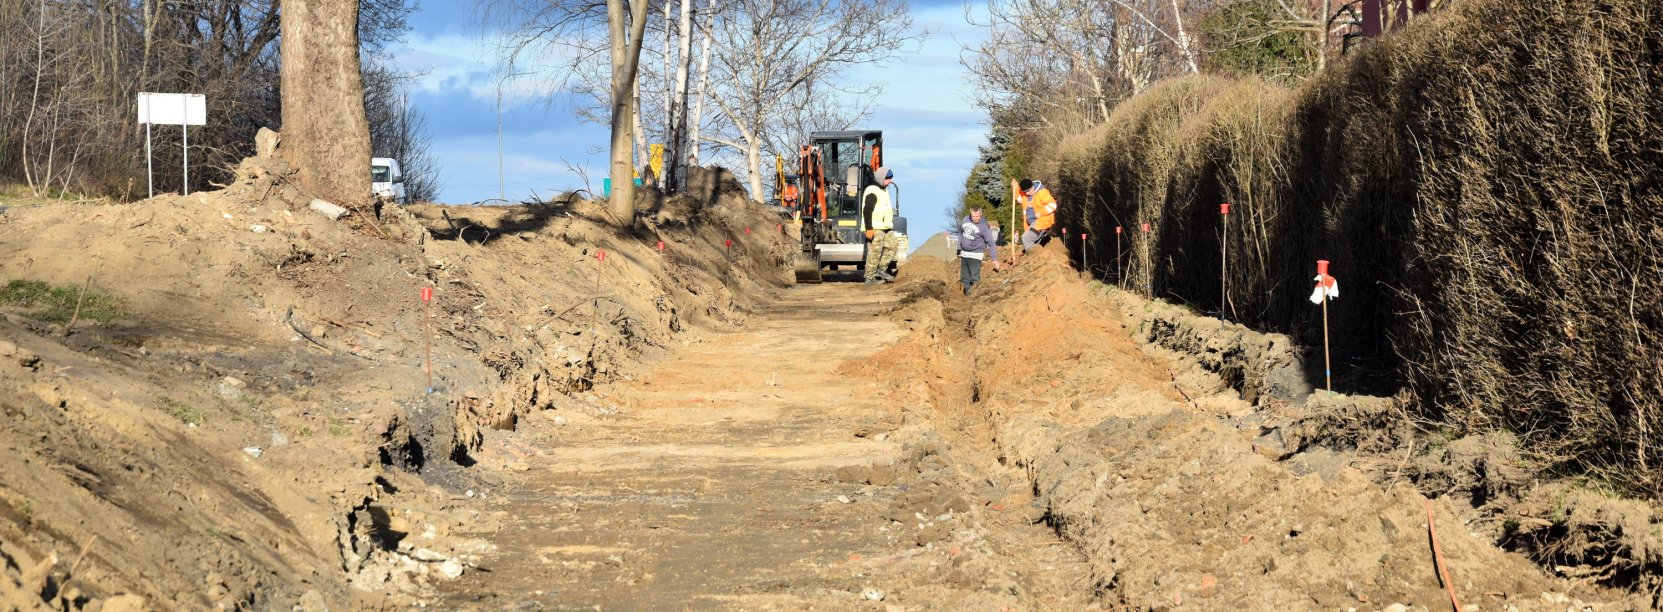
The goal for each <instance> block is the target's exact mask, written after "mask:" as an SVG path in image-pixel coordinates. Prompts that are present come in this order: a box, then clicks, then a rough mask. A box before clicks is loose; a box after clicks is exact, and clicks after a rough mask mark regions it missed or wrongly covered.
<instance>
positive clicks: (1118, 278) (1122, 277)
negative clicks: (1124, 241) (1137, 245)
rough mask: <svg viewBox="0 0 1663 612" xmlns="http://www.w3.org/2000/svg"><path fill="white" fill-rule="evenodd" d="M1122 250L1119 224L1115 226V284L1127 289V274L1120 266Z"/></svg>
mask: <svg viewBox="0 0 1663 612" xmlns="http://www.w3.org/2000/svg"><path fill="white" fill-rule="evenodd" d="M1121 250H1122V249H1121V248H1120V226H1118V225H1117V226H1115V228H1114V282H1115V284H1117V285H1120V288H1121V289H1125V288H1126V274H1125V273H1124V272H1122V271H1121V266H1120V253H1121Z"/></svg>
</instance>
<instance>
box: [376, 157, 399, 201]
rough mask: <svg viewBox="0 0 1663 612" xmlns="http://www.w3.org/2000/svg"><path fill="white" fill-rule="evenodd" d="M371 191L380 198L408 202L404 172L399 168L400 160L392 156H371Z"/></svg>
mask: <svg viewBox="0 0 1663 612" xmlns="http://www.w3.org/2000/svg"><path fill="white" fill-rule="evenodd" d="M370 191H371V192H373V193H374V194H375V197H378V198H385V199H388V200H392V201H394V202H397V203H399V204H406V203H407V202H405V200H404V173H403V172H401V171H399V169H398V160H396V159H393V158H391V157H372V158H370Z"/></svg>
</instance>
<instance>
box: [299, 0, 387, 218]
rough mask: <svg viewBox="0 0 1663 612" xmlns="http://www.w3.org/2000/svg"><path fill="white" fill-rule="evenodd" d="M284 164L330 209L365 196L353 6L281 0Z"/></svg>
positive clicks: (366, 136) (365, 133) (335, 0)
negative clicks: (327, 202)
mask: <svg viewBox="0 0 1663 612" xmlns="http://www.w3.org/2000/svg"><path fill="white" fill-rule="evenodd" d="M282 8H283V10H282V16H281V19H282V26H281V27H282V32H283V36H282V54H283V55H282V57H283V67H282V95H283V146H282V147H281V149H280V150H281V151H282V152H283V156H284V158H286V159H288V161H289V163H290V164H291V165H293V166H294V167H295V168H296V169H298V170H299V171H300V182H301V184H302V185H303V186H305V187H306V188H307V189H309V190H311V191H312V192H313V193H314V194H316V195H317V196H319V197H321V198H324V199H327V200H332V201H335V202H337V203H346V202H364V201H368V200H369V197H370V127H369V121H368V119H366V117H365V114H364V77H363V72H362V66H361V65H360V63H359V58H358V0H283V7H282Z"/></svg>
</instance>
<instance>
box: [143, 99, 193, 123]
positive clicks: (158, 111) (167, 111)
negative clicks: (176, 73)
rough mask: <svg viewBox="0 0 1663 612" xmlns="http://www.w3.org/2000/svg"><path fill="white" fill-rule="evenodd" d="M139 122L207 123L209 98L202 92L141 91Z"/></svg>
mask: <svg viewBox="0 0 1663 612" xmlns="http://www.w3.org/2000/svg"><path fill="white" fill-rule="evenodd" d="M139 123H141V124H151V125H207V124H208V98H207V96H204V95H202V94H177V93H148V92H140V93H139Z"/></svg>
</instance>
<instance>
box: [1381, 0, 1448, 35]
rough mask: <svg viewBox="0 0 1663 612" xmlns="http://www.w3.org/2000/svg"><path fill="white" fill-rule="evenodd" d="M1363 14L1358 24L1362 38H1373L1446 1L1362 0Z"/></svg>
mask: <svg viewBox="0 0 1663 612" xmlns="http://www.w3.org/2000/svg"><path fill="white" fill-rule="evenodd" d="M1362 4H1363V15H1362V21H1363V23H1361V24H1360V25H1361V26H1362V28H1363V37H1364V38H1374V37H1376V36H1379V35H1381V34H1384V33H1386V32H1388V31H1391V30H1395V29H1397V28H1399V27H1402V26H1404V25H1406V24H1408V23H1409V20H1410V19H1413V18H1414V17H1415V16H1416V15H1420V14H1423V13H1427V12H1431V11H1432V9H1433V8H1434V6H1435V5H1436V6H1441V5H1444V4H1447V2H1433V0H1362Z"/></svg>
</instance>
